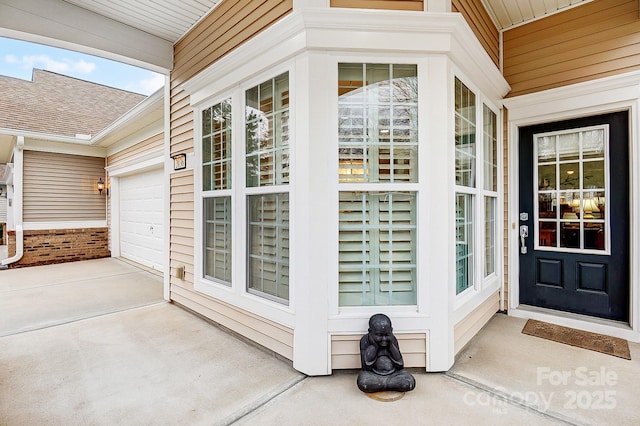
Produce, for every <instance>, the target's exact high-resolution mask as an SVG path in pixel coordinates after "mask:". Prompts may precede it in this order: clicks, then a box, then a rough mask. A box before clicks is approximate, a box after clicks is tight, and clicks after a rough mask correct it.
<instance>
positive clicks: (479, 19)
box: [451, 0, 500, 66]
mask: <svg viewBox="0 0 640 426" xmlns="http://www.w3.org/2000/svg"><path fill="white" fill-rule="evenodd" d="M451 11H452V12H460V13H461V14H462V16H464V19H465V20H466V21H467V23H468V24H469V26H470V27H471V29H472V30H473V33H474V34H475V35H476V37H477V38H478V40H479V41H480V43H481V44H482V47H484V50H486V51H487V53H488V54H489V56H490V57H491V59H492V60H493V62H494V63H495V64H496V66H499V64H500V38H499V35H498V28H496V26H495V25H494V23H493V21H492V20H491V17H490V16H489V13H487V10H486V9H485V8H484V6H483V4H482V1H481V0H452V1H451Z"/></svg>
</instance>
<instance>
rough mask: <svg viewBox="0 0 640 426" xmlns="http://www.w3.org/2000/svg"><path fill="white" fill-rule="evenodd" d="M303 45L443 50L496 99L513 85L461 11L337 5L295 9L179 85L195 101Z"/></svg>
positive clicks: (313, 47)
mask: <svg viewBox="0 0 640 426" xmlns="http://www.w3.org/2000/svg"><path fill="white" fill-rule="evenodd" d="M303 51H339V52H377V53H385V52H386V53H396V54H398V53H400V54H424V55H428V54H445V55H448V56H449V57H450V58H451V60H452V61H453V62H454V63H455V64H456V65H457V66H459V67H460V68H461V69H462V70H463V71H464V72H465V73H467V74H468V75H469V77H470V78H472V79H473V81H474V83H475V84H476V85H477V86H478V87H479V88H480V89H481V90H483V91H484V92H485V94H486V95H487V96H489V97H491V98H492V99H494V100H498V99H501V98H502V96H504V95H505V94H506V93H508V92H509V90H510V87H509V84H508V83H507V82H506V80H505V79H504V77H503V76H502V74H501V73H500V70H499V69H498V67H497V66H496V64H494V63H493V61H492V60H491V58H490V57H489V55H488V54H487V53H486V52H485V50H484V48H483V47H482V45H481V44H480V42H479V41H478V40H477V39H476V37H475V35H474V34H473V31H472V30H471V28H470V27H469V26H468V24H467V23H466V21H465V20H464V18H463V17H462V16H461V15H460V14H457V13H426V12H402V11H388V10H384V11H381V10H361V9H337V8H307V9H302V10H299V11H295V12H293V13H292V14H290V15H288V16H286V17H285V18H283V19H282V20H280V21H278V22H277V23H276V24H274V25H272V26H271V27H269V28H268V29H266V30H265V31H264V32H262V33H261V34H260V37H255V38H253V39H251V40H249V41H248V42H246V43H245V44H243V45H242V46H240V47H239V48H238V49H236V50H234V51H232V52H231V53H229V54H228V55H226V56H225V57H223V58H222V59H220V60H219V61H217V62H215V63H214V64H212V65H211V66H209V67H208V68H206V69H205V70H203V71H202V72H200V73H199V74H198V75H196V76H195V77H193V78H192V79H190V80H189V81H187V82H185V83H184V84H182V85H181V86H180V88H181V89H183V90H184V91H185V92H186V93H187V94H189V95H190V101H191V105H192V106H197V105H199V104H202V103H203V102H205V101H207V100H208V99H211V98H212V97H214V96H216V95H218V94H219V93H221V92H223V91H225V90H228V89H229V88H230V87H232V86H234V85H237V84H238V82H239V81H243V80H246V79H249V78H251V77H252V76H253V75H255V74H257V73H259V72H261V71H262V68H263V67H264V66H265V64H275V63H282V62H284V61H285V60H288V59H290V58H292V57H294V56H296V55H297V54H299V53H300V52H303ZM256 52H261V53H259V54H257V55H256Z"/></svg>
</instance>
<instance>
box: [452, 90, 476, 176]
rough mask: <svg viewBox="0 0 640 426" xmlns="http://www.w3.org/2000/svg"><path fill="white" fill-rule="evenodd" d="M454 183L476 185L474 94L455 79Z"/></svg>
mask: <svg viewBox="0 0 640 426" xmlns="http://www.w3.org/2000/svg"><path fill="white" fill-rule="evenodd" d="M455 125H456V129H455V134H456V135H455V142H456V185H462V186H469V187H475V186H476V170H475V168H476V95H475V94H474V93H473V92H472V91H471V90H469V89H468V88H467V86H465V85H464V84H462V82H461V81H460V80H458V79H457V78H456V80H455Z"/></svg>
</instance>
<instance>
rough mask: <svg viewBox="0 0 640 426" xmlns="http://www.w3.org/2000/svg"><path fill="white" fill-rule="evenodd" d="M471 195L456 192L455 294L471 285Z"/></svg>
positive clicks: (472, 265) (472, 266)
mask: <svg viewBox="0 0 640 426" xmlns="http://www.w3.org/2000/svg"><path fill="white" fill-rule="evenodd" d="M473 241H474V238H473V196H472V195H470V194H456V294H459V293H461V292H463V291H464V290H466V289H467V288H469V287H473V285H474V282H473V268H474V264H473Z"/></svg>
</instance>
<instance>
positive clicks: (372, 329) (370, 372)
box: [357, 314, 416, 393]
mask: <svg viewBox="0 0 640 426" xmlns="http://www.w3.org/2000/svg"><path fill="white" fill-rule="evenodd" d="M360 361H361V363H362V370H361V371H360V374H358V381H357V383H358V388H359V389H360V390H361V391H363V392H367V393H371V392H381V391H397V392H407V391H410V390H413V389H414V388H415V387H416V380H415V378H414V377H413V376H412V375H411V374H410V373H408V372H407V371H405V370H403V368H404V361H403V360H402V354H401V353H400V348H399V346H398V339H396V337H395V336H394V335H393V328H392V327H391V320H390V319H389V317H387V316H386V315H384V314H375V315H373V316H372V317H371V318H369V333H368V334H365V335H364V336H362V339H360Z"/></svg>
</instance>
